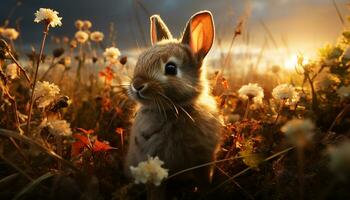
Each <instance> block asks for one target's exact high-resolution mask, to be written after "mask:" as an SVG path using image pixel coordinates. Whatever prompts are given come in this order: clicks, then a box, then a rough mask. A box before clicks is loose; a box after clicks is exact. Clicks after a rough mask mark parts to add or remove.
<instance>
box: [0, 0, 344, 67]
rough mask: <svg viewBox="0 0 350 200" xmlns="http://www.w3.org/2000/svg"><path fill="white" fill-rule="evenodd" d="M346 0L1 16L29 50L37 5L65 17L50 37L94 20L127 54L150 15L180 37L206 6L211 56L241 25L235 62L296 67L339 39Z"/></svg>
mask: <svg viewBox="0 0 350 200" xmlns="http://www.w3.org/2000/svg"><path fill="white" fill-rule="evenodd" d="M335 3H336V5H337V6H335ZM348 3H349V1H346V0H219V1H212V0H201V1H198V0H177V1H173V0H100V1H96V0H74V1H71V0H25V1H23V0H17V1H16V0H2V1H1V3H0V5H1V6H0V19H1V20H3V21H4V20H6V19H9V21H10V24H9V26H12V27H18V29H21V30H20V31H21V32H22V33H23V34H21V36H20V38H19V40H18V41H16V42H18V43H21V45H22V48H23V49H29V48H30V46H31V45H34V46H39V45H38V43H39V41H40V39H39V38H38V36H39V34H40V33H41V32H42V27H41V26H33V19H34V15H33V13H34V12H35V10H36V9H37V8H39V7H49V8H53V9H55V10H57V11H58V12H60V16H62V17H63V26H62V27H60V28H56V29H52V30H51V31H50V36H59V37H62V36H68V37H71V36H74V33H75V31H76V29H75V27H74V22H75V21H76V20H77V19H83V20H84V19H87V20H90V21H92V23H93V27H92V30H99V31H102V32H105V33H108V32H109V31H110V30H111V29H113V30H114V31H115V33H116V34H115V35H114V36H113V37H114V38H109V39H112V40H115V41H114V42H115V44H116V45H117V46H118V48H120V49H121V50H122V51H123V52H124V53H125V54H129V55H130V54H135V55H137V54H138V52H139V51H138V49H140V48H143V47H145V46H148V45H150V40H149V16H150V15H152V14H160V15H161V16H162V18H163V20H164V21H165V22H166V23H167V25H168V26H169V28H170V30H171V31H172V32H173V35H174V36H177V37H178V36H180V35H181V32H182V30H183V28H184V26H185V24H186V22H187V20H188V18H189V17H190V16H191V15H192V14H194V13H195V12H197V11H200V10H204V9H207V10H210V11H211V12H212V13H213V15H214V20H215V23H216V34H217V35H216V36H217V37H216V43H215V45H216V46H215V47H216V48H214V49H213V50H212V52H211V54H210V55H211V56H210V59H211V60H214V61H215V59H216V58H217V59H219V58H218V57H219V56H220V54H223V53H225V52H226V53H227V51H228V49H229V45H230V42H231V41H232V37H233V35H234V32H235V30H236V29H237V26H238V25H239V24H241V25H242V27H241V30H242V35H241V37H238V38H237V39H235V41H234V48H232V53H233V54H234V55H235V57H234V59H235V60H236V61H237V62H240V61H241V62H244V61H243V60H249V62H257V60H259V61H258V62H259V66H260V67H259V68H261V69H264V68H266V67H267V66H271V65H274V64H277V65H282V66H284V67H285V68H289V69H293V68H294V65H295V63H296V62H297V56H296V55H297V54H298V53H302V54H303V55H304V57H306V58H308V57H313V56H315V54H317V52H315V51H313V49H315V48H319V47H321V46H323V45H324V44H325V43H333V42H335V40H336V39H335V38H337V37H336V36H337V35H339V34H340V33H341V32H342V31H343V30H344V26H345V23H346V22H347V20H346V19H342V16H346V14H347V13H346V12H347V5H346V4H348ZM337 9H338V10H337ZM340 15H341V16H340ZM342 20H343V21H342ZM238 28H240V27H238ZM262 49H263V50H262ZM247 58H249V59H247ZM237 62H236V63H237Z"/></svg>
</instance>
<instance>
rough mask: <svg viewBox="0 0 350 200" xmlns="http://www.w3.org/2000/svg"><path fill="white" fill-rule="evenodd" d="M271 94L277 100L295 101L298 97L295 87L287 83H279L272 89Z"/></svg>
mask: <svg viewBox="0 0 350 200" xmlns="http://www.w3.org/2000/svg"><path fill="white" fill-rule="evenodd" d="M272 96H273V97H274V98H275V99H277V100H283V101H288V102H290V103H291V102H296V101H298V99H299V95H298V93H297V92H296V91H295V88H294V87H293V86H292V85H289V84H280V85H278V86H276V87H275V88H274V89H273V90H272Z"/></svg>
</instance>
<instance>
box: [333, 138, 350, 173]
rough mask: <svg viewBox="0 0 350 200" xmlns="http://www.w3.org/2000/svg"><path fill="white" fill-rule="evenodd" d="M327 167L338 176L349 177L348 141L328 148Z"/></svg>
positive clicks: (349, 150) (349, 148)
mask: <svg viewBox="0 0 350 200" xmlns="http://www.w3.org/2000/svg"><path fill="white" fill-rule="evenodd" d="M329 157H330V163H329V168H330V170H331V171H332V172H334V173H335V174H337V175H338V176H339V178H349V177H350V141H346V142H343V143H342V144H340V145H338V146H336V147H332V148H330V149H329Z"/></svg>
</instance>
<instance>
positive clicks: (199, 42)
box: [182, 11, 215, 61]
mask: <svg viewBox="0 0 350 200" xmlns="http://www.w3.org/2000/svg"><path fill="white" fill-rule="evenodd" d="M214 32H215V30H214V21H213V17H212V15H211V13H210V11H201V12H198V13H196V14H195V15H193V16H192V17H191V19H190V20H189V21H188V23H187V25H186V28H185V32H184V34H183V36H182V43H183V44H187V45H189V46H190V48H191V49H192V51H193V53H194V54H195V55H196V57H197V58H198V60H199V61H201V60H203V59H204V57H205V56H206V55H207V53H208V52H209V50H210V48H211V46H212V45H213V42H214V34H215V33H214Z"/></svg>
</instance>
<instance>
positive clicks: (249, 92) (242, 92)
mask: <svg viewBox="0 0 350 200" xmlns="http://www.w3.org/2000/svg"><path fill="white" fill-rule="evenodd" d="M238 94H239V96H240V97H241V98H242V99H253V101H254V102H255V103H260V102H262V99H263V98H264V90H263V89H262V88H261V87H260V86H259V85H258V84H256V83H254V84H252V83H249V84H248V85H243V86H242V87H241V88H240V89H239V90H238Z"/></svg>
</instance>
